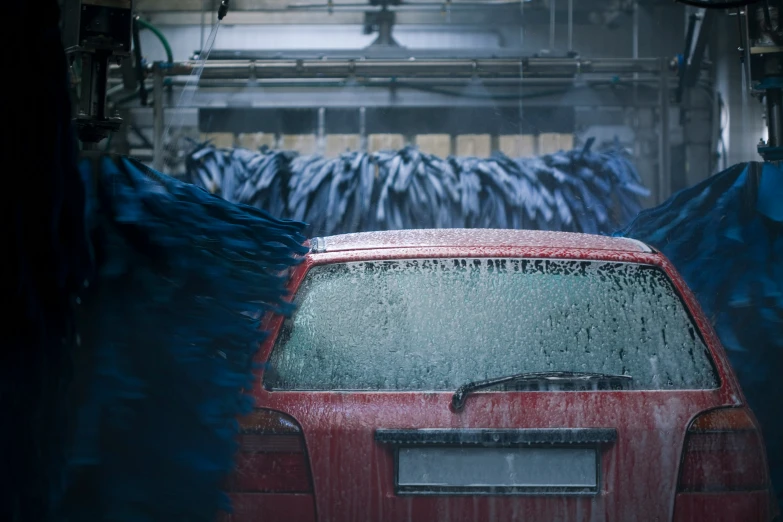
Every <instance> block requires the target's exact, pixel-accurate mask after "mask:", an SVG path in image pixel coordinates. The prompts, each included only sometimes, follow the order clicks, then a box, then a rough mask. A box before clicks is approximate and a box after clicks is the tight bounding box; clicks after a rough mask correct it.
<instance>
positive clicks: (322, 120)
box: [317, 107, 326, 154]
mask: <svg viewBox="0 0 783 522" xmlns="http://www.w3.org/2000/svg"><path fill="white" fill-rule="evenodd" d="M325 142H326V109H325V108H324V107H321V108H319V109H318V137H317V147H318V153H319V154H323V153H324V149H325V145H326V143H325Z"/></svg>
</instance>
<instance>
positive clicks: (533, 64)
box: [117, 58, 661, 80]
mask: <svg viewBox="0 0 783 522" xmlns="http://www.w3.org/2000/svg"><path fill="white" fill-rule="evenodd" d="M660 64H661V61H660V59H657V58H641V59H611V60H582V59H559V58H521V59H508V58H487V59H483V58H482V59H421V60H418V59H409V60H399V59H368V60H361V59H360V60H355V59H332V60H329V59H321V60H318V59H307V60H304V59H302V60H292V59H267V60H234V61H228V60H227V61H208V62H207V63H206V64H205V65H204V72H203V75H202V78H203V79H224V80H229V79H249V80H253V79H259V80H260V79H270V78H288V79H302V78H313V79H315V78H317V79H329V78H519V77H520V76H524V77H552V78H557V77H572V76H577V75H579V74H606V75H624V74H634V73H653V74H659V72H660V67H661V65H660ZM196 67H198V62H196V61H187V62H179V63H175V64H173V65H171V66H163V67H161V73H162V74H163V75H165V76H186V75H189V74H191V73H192V72H193V70H194V69H195V68H196ZM118 72H119V71H117V73H118Z"/></svg>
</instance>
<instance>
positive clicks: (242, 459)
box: [229, 410, 313, 493]
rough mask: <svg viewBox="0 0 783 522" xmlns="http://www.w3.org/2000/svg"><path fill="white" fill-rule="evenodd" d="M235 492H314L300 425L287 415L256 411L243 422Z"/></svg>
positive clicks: (233, 485) (231, 488)
mask: <svg viewBox="0 0 783 522" xmlns="http://www.w3.org/2000/svg"><path fill="white" fill-rule="evenodd" d="M229 491H231V492H234V493H240V492H241V493H312V491H313V488H312V484H311V481H310V465H309V462H308V459H307V453H306V452H305V441H304V436H303V435H302V430H301V428H300V427H299V425H298V424H297V423H296V421H294V419H292V418H291V417H289V416H287V415H283V414H282V413H277V412H275V411H271V410H256V411H254V412H253V413H251V414H250V415H248V416H247V417H244V418H243V419H241V420H240V435H239V455H238V457H237V468H236V473H235V474H234V476H233V479H232V481H231V482H230V484H229Z"/></svg>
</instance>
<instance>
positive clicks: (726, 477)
mask: <svg viewBox="0 0 783 522" xmlns="http://www.w3.org/2000/svg"><path fill="white" fill-rule="evenodd" d="M768 487H769V477H768V475H767V463H766V457H765V454H764V445H763V441H762V438H761V434H760V433H759V430H758V428H757V427H756V423H755V422H754V421H753V419H752V418H751V417H750V415H749V414H748V411H747V410H746V409H744V408H727V409H720V410H714V411H711V412H709V413H706V414H703V415H701V416H699V417H697V418H696V419H695V420H694V421H693V423H692V424H691V427H690V428H689V429H688V434H687V437H686V439H685V452H684V454H683V460H682V466H681V470H680V483H679V488H678V489H679V491H681V492H725V491H758V490H766V489H767V488H768Z"/></svg>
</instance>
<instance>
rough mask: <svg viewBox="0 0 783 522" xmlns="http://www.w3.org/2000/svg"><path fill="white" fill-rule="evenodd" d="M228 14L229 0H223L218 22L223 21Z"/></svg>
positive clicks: (219, 9)
mask: <svg viewBox="0 0 783 522" xmlns="http://www.w3.org/2000/svg"><path fill="white" fill-rule="evenodd" d="M226 13H228V0H221V1H220V7H219V8H218V20H222V19H223V18H224V17H225V16H226Z"/></svg>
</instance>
